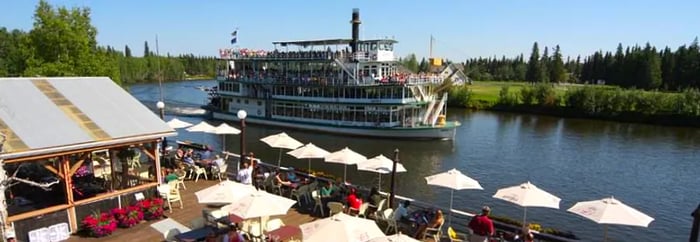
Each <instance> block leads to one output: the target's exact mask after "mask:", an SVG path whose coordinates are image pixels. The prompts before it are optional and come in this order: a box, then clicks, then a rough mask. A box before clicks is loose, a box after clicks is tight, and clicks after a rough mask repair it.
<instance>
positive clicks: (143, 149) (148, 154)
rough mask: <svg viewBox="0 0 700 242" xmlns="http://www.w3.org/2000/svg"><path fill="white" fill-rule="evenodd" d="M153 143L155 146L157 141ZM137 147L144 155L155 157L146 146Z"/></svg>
mask: <svg viewBox="0 0 700 242" xmlns="http://www.w3.org/2000/svg"><path fill="white" fill-rule="evenodd" d="M155 145H156V146H157V143H156V144H155ZM139 149H140V150H141V152H143V153H144V154H146V156H148V158H151V159H152V160H155V159H156V155H154V154H155V153H151V152H149V151H148V149H146V147H143V146H141V147H139ZM155 149H156V150H157V149H158V148H155Z"/></svg>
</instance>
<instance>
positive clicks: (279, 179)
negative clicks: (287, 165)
mask: <svg viewBox="0 0 700 242" xmlns="http://www.w3.org/2000/svg"><path fill="white" fill-rule="evenodd" d="M281 174H282V173H281V172H280V170H279V169H277V174H276V175H275V181H276V182H277V184H282V185H283V186H293V185H294V183H292V182H290V181H287V180H285V179H282V176H281Z"/></svg>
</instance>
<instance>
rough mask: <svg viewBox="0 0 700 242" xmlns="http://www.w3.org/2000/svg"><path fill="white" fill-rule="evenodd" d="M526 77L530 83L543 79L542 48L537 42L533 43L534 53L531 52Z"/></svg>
mask: <svg viewBox="0 0 700 242" xmlns="http://www.w3.org/2000/svg"><path fill="white" fill-rule="evenodd" d="M525 79H526V80H527V81H528V82H530V83H536V82H539V81H540V80H541V79H542V68H540V49H539V48H538V47H537V42H535V43H534V44H533V45H532V54H530V60H529V61H528V62H527V72H526V73H525Z"/></svg>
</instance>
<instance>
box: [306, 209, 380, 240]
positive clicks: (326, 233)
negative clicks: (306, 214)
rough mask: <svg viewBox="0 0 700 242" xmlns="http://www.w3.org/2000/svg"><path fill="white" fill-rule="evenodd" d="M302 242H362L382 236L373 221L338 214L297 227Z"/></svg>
mask: <svg viewBox="0 0 700 242" xmlns="http://www.w3.org/2000/svg"><path fill="white" fill-rule="evenodd" d="M299 228H300V229H301V234H302V237H303V238H304V242H327V241H329V239H330V241H334V242H364V241H367V240H369V239H372V238H376V237H381V236H384V233H383V232H382V230H381V229H379V227H378V226H377V223H376V222H375V221H374V220H369V219H364V218H359V217H354V216H350V215H347V214H345V213H338V214H335V215H333V216H331V217H328V218H324V219H319V220H316V221H313V222H310V223H305V224H302V225H301V226H299Z"/></svg>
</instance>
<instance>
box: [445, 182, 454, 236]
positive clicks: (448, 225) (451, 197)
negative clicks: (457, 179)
mask: <svg viewBox="0 0 700 242" xmlns="http://www.w3.org/2000/svg"><path fill="white" fill-rule="evenodd" d="M454 195H455V190H452V189H451V190H450V217H449V218H448V219H447V227H450V226H452V200H453V199H454Z"/></svg>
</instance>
